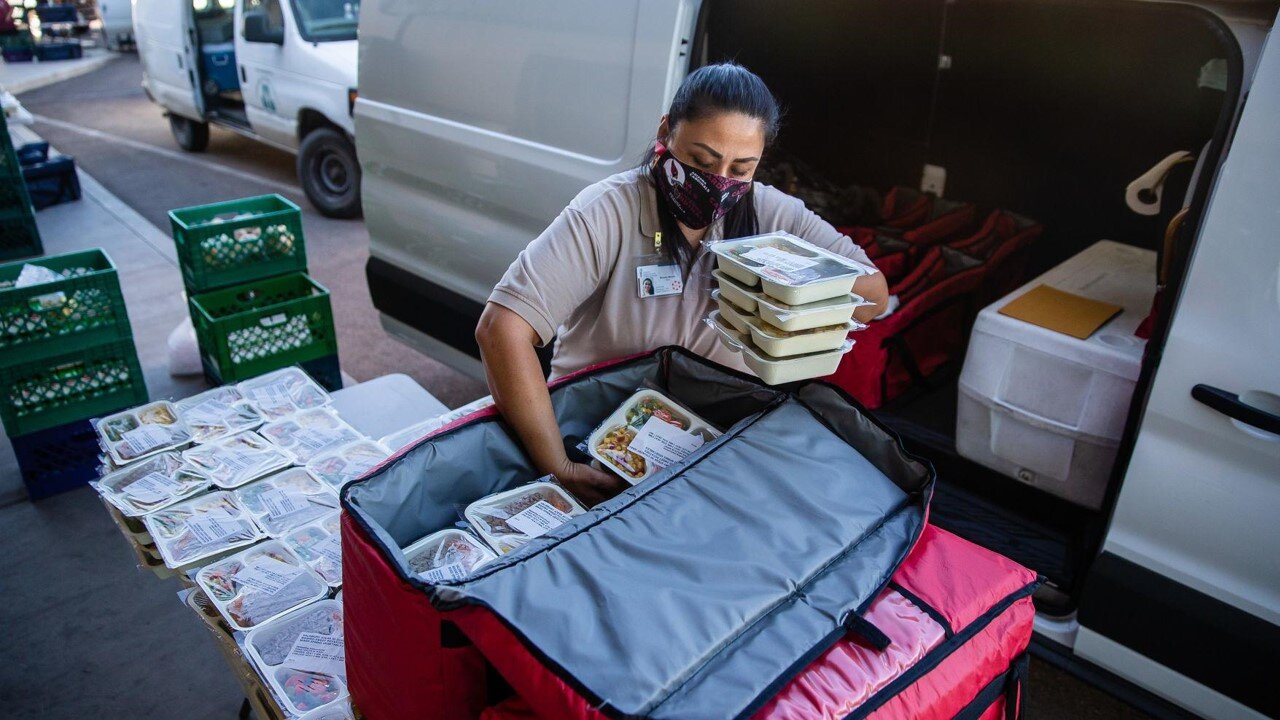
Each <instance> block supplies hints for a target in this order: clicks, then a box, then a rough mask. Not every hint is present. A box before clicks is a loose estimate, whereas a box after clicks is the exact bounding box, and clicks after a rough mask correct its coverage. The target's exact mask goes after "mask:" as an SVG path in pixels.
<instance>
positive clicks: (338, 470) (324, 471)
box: [307, 440, 391, 490]
mask: <svg viewBox="0 0 1280 720" xmlns="http://www.w3.org/2000/svg"><path fill="white" fill-rule="evenodd" d="M390 456H391V451H389V450H387V448H386V447H384V446H383V445H382V444H381V443H377V442H374V441H373V440H357V441H356V442H353V443H351V444H349V445H343V446H342V447H340V448H338V449H337V450H331V451H329V452H326V453H324V454H321V455H317V456H316V457H315V458H314V459H312V460H311V462H309V463H307V470H308V471H310V473H311V474H312V475H315V476H316V478H318V479H320V480H323V481H324V482H326V483H328V484H329V486H330V487H332V488H333V489H335V490H341V489H342V486H343V485H346V484H347V483H349V482H351V481H352V480H355V479H356V478H358V477H360V476H361V475H363V474H365V473H366V472H368V471H369V470H370V469H372V468H373V467H375V466H376V465H377V464H378V463H380V462H382V461H383V460H386V459H387V458H388V457H390Z"/></svg>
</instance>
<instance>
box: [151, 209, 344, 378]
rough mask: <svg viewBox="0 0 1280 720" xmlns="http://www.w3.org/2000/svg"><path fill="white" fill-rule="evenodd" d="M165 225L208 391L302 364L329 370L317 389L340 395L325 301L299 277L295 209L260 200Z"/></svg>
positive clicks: (300, 244)
mask: <svg viewBox="0 0 1280 720" xmlns="http://www.w3.org/2000/svg"><path fill="white" fill-rule="evenodd" d="M169 224H170V226H171V227H172V229H173V240H174V243H175V244H176V246H177V250H178V263H179V265H180V266H181V268H182V280H183V283H184V284H185V285H186V288H187V302H188V305H189V309H190V311H191V322H192V324H193V325H194V326H195V330H196V339H197V340H198V341H199V344H200V359H201V363H202V364H203V365H204V371H205V377H206V378H207V379H208V380H209V381H210V382H211V383H214V384H221V383H226V382H238V381H240V380H244V379H246V378H250V377H254V376H255V375H261V374H263V373H266V372H270V371H272V370H278V369H280V368H283V367H288V366H290V365H298V364H301V365H303V366H304V367H317V366H319V367H326V368H332V369H333V372H332V373H330V375H329V377H322V378H318V379H321V381H322V382H323V384H325V385H326V386H329V388H330V389H337V388H336V386H338V385H340V383H341V380H340V378H339V375H338V372H337V358H338V344H337V338H336V336H335V335H334V330H333V310H332V308H331V306H330V302H329V291H328V290H326V289H325V288H324V287H322V286H320V285H319V284H318V283H316V282H315V281H314V280H312V279H311V278H310V277H308V276H307V274H306V270H307V255H306V244H305V241H304V240H303V235H302V211H301V210H300V209H299V208H298V206H297V205H294V204H293V203H291V202H289V201H288V200H287V199H285V198H283V197H281V196H279V195H263V196H260V197H252V198H244V199H241V200H232V201H228V202H222V203H214V204H212V205H201V206H198V207H189V208H182V209H179V210H173V211H170V213H169ZM322 375H323V374H322Z"/></svg>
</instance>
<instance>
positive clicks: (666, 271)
mask: <svg viewBox="0 0 1280 720" xmlns="http://www.w3.org/2000/svg"><path fill="white" fill-rule="evenodd" d="M683 292H684V276H683V275H682V274H681V272H680V266H679V265H673V264H654V265H641V266H639V267H637V268H636V293H637V294H639V296H640V297H641V298H651V297H663V296H665V295H679V294H680V293H683Z"/></svg>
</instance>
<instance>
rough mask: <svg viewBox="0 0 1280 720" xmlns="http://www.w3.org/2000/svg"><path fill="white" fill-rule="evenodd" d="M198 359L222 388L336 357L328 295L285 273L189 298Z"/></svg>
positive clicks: (303, 276) (300, 275)
mask: <svg viewBox="0 0 1280 720" xmlns="http://www.w3.org/2000/svg"><path fill="white" fill-rule="evenodd" d="M189 302H190V306H191V322H192V324H193V325H195V329H196V339H197V340H198V341H199V343H200V355H201V358H202V360H203V361H204V363H205V365H206V366H207V367H209V368H210V369H211V370H212V371H213V373H214V374H216V376H217V377H218V378H220V379H221V380H222V382H239V381H240V380H243V379H245V378H250V377H253V376H255V375H261V374H262V373H265V372H269V371H271V370H276V369H278V368H282V367H285V366H287V365H295V364H297V363H302V362H306V361H308V360H314V359H315V358H319V357H323V356H325V355H334V354H336V353H337V352H338V339H337V337H336V336H335V335H334V331H333V308H332V307H331V306H330V304H329V291H328V290H326V289H324V288H323V287H322V286H320V285H319V284H318V283H316V282H315V281H314V280H312V279H311V278H309V277H307V275H306V274H304V273H291V274H289V275H282V276H280V277H275V278H266V279H263V280H257V281H255V282H251V283H245V284H243V285H236V286H235V287H230V288H224V289H222V290H214V291H213V292H208V293H204V294H201V295H194V296H192V297H191V299H190V301H189Z"/></svg>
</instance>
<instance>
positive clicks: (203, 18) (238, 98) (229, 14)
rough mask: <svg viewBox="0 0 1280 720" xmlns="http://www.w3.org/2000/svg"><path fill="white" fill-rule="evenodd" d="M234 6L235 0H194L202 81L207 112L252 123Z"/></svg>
mask: <svg viewBox="0 0 1280 720" xmlns="http://www.w3.org/2000/svg"><path fill="white" fill-rule="evenodd" d="M234 10H235V1H234V0H192V12H193V15H194V19H195V27H196V32H195V36H196V43H197V47H196V48H195V50H196V53H195V54H196V58H197V68H198V72H199V83H198V85H199V91H200V94H201V95H202V97H203V98H204V109H205V112H206V113H208V114H209V115H210V116H212V117H216V118H218V119H219V120H222V121H225V122H230V123H232V124H235V125H240V126H243V127H249V118H248V116H247V115H246V114H245V110H244V97H243V96H242V95H241V94H240V77H239V74H238V73H239V70H238V69H237V65H236V45H235V14H234Z"/></svg>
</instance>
